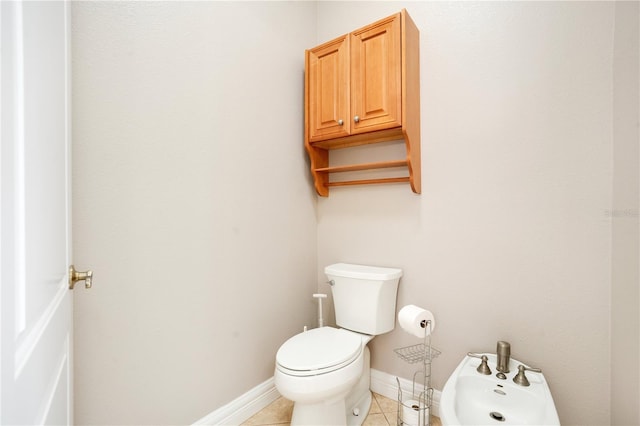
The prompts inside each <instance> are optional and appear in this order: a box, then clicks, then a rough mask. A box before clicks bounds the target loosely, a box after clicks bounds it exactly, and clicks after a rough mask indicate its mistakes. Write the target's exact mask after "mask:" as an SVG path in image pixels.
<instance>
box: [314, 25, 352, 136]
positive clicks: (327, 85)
mask: <svg viewBox="0 0 640 426" xmlns="http://www.w3.org/2000/svg"><path fill="white" fill-rule="evenodd" d="M306 60H307V64H306V65H307V67H306V68H307V76H306V86H307V87H306V93H307V108H308V111H307V120H308V131H309V141H311V142H314V141H319V140H325V139H331V138H337V137H341V136H348V135H349V131H350V120H349V116H350V114H349V38H348V36H343V37H340V38H337V39H335V40H333V41H330V42H328V43H325V44H323V45H321V46H318V47H316V48H314V49H311V50H308V51H307V58H306Z"/></svg>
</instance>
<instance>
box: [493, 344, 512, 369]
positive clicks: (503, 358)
mask: <svg viewBox="0 0 640 426" xmlns="http://www.w3.org/2000/svg"><path fill="white" fill-rule="evenodd" d="M496 355H498V365H497V366H496V370H498V371H499V372H501V373H508V372H509V357H511V344H510V343H509V342H505V341H502V340H501V341H499V342H498V343H497V345H496Z"/></svg>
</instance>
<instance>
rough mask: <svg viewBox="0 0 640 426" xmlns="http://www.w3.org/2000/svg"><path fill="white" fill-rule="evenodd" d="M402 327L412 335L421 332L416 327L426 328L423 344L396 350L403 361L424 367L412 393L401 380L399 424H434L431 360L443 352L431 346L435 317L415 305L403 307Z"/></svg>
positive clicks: (399, 317)
mask: <svg viewBox="0 0 640 426" xmlns="http://www.w3.org/2000/svg"><path fill="white" fill-rule="evenodd" d="M398 322H399V323H400V326H401V327H402V328H403V329H404V330H405V331H407V332H408V333H410V334H413V335H416V336H417V335H418V333H417V331H418V329H416V328H417V327H419V329H420V330H421V331H422V339H423V343H419V344H417V345H412V346H406V347H403V348H398V349H394V352H395V353H396V355H398V356H399V357H400V358H401V359H402V360H403V361H405V362H408V363H409V364H416V363H418V362H420V363H421V364H422V369H420V370H418V371H416V372H415V373H414V374H413V382H412V385H411V393H409V392H408V390H407V391H403V389H402V386H401V385H400V379H399V378H398V377H396V382H397V384H398V410H397V414H396V424H398V425H411V426H430V425H431V405H432V403H433V388H432V387H431V362H432V361H433V359H434V358H436V357H437V356H438V355H440V351H439V350H437V349H435V348H434V347H432V346H431V334H432V333H433V329H434V326H435V318H434V317H433V314H432V313H431V312H430V311H427V310H425V309H422V308H418V307H417V306H415V305H408V306H405V307H403V308H402V309H401V310H400V312H399V313H398Z"/></svg>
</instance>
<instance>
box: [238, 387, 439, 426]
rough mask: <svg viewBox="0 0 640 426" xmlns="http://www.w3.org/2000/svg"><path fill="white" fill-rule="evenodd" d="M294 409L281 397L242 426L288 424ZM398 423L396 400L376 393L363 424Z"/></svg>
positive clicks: (433, 419) (433, 420) (393, 425)
mask: <svg viewBox="0 0 640 426" xmlns="http://www.w3.org/2000/svg"><path fill="white" fill-rule="evenodd" d="M292 411H293V402H291V401H289V400H286V399H284V398H282V397H280V398H278V399H276V400H275V401H274V402H272V403H271V404H270V405H268V406H267V407H265V408H264V409H263V410H262V411H260V412H258V413H257V414H255V415H254V416H253V417H251V418H250V419H249V420H247V421H246V422H244V423H242V425H241V426H274V425H279V426H282V425H285V426H288V425H289V423H290V422H291V412H292ZM397 424H398V423H397V403H396V401H395V400H393V399H389V398H386V397H384V396H382V395H379V394H377V393H374V394H373V400H372V401H371V409H370V410H369V415H368V416H367V417H366V418H365V420H364V423H363V424H362V426H397ZM318 426H327V425H318ZM431 426H441V423H440V419H439V418H437V417H434V416H431Z"/></svg>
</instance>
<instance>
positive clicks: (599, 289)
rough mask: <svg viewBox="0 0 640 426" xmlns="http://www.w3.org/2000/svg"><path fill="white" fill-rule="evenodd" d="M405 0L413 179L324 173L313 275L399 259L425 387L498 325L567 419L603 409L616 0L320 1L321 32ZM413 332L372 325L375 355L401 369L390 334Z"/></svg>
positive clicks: (386, 367)
mask: <svg viewBox="0 0 640 426" xmlns="http://www.w3.org/2000/svg"><path fill="white" fill-rule="evenodd" d="M403 6H405V7H406V8H407V9H408V11H409V13H410V14H411V16H412V17H413V19H414V21H415V22H416V24H417V25H418V27H419V28H420V30H421V43H422V47H421V67H422V71H421V76H422V80H421V83H422V87H421V96H422V149H423V157H422V159H423V172H422V175H423V193H422V195H420V196H417V195H414V194H412V193H411V192H410V190H409V188H408V186H403V185H399V186H385V187H382V186H380V187H373V186H372V187H361V188H346V189H332V190H331V191H332V192H331V195H330V197H329V198H327V199H320V200H319V203H318V256H319V260H318V279H319V280H320V279H321V278H322V273H321V271H322V266H323V265H326V264H330V263H332V262H335V261H338V260H341V261H348V262H358V263H365V264H367V263H372V264H380V265H389V266H398V267H401V268H403V269H404V271H405V276H404V277H403V279H402V281H401V283H400V289H399V295H398V305H399V306H403V305H405V304H409V303H413V304H417V305H420V306H424V307H426V308H428V309H430V310H432V311H433V312H434V314H435V316H436V320H437V321H436V323H437V330H436V332H435V333H434V337H433V338H434V340H433V343H434V345H435V346H436V347H438V348H439V349H441V350H442V356H441V357H440V358H439V359H437V360H436V362H435V364H434V366H433V383H434V385H435V387H436V388H437V389H442V387H443V385H444V383H445V381H446V379H447V377H448V375H449V374H450V373H451V372H452V370H453V369H454V368H455V366H456V365H457V363H458V362H459V361H460V360H461V359H462V357H463V356H464V354H465V353H466V352H467V351H495V345H496V341H497V340H500V339H504V340H507V341H510V342H511V344H512V355H513V356H514V357H515V358H517V359H519V360H521V361H524V362H526V363H529V364H531V365H533V366H538V367H540V368H542V369H543V370H544V372H545V374H546V376H547V378H548V379H549V382H550V385H551V389H552V392H553V394H554V397H555V402H556V404H557V407H558V411H559V415H560V420H561V421H562V423H563V424H580V425H586V424H592V425H603V424H608V423H609V422H610V383H611V378H610V375H611V367H610V362H611V356H610V338H611V332H610V315H611V302H610V300H611V290H612V278H611V266H612V241H611V238H612V234H611V232H612V231H611V228H612V217H611V215H610V214H609V212H610V211H611V208H612V204H611V203H612V172H613V170H612V161H613V158H612V150H613V148H614V146H613V137H612V132H613V122H612V115H613V112H614V110H613V106H612V97H613V91H612V85H613V84H614V83H615V84H625V82H624V80H623V78H622V77H620V79H618V80H615V82H614V80H613V61H612V59H613V51H612V49H613V45H614V37H613V36H614V24H615V9H616V6H615V4H614V3H604V2H603V3H571V2H534V3H524V2H497V3H475V2H454V3H442V2H413V3H402V2H400V3H398V2H393V3H387V2H382V3H378V2H367V3H362V2H353V3H346V2H320V3H319V7H318V9H319V19H318V22H319V28H318V33H319V39H320V41H322V40H326V39H330V38H332V37H334V36H337V35H339V34H341V33H345V32H348V31H350V30H352V29H355V28H358V27H359V26H361V25H364V24H366V23H368V22H371V21H372V20H374V19H377V18H380V17H383V16H385V15H387V14H390V13H393V12H394V11H396V10H398V9H399V8H400V7H403ZM636 25H637V24H636ZM636 46H637V44H636ZM636 76H637V74H636ZM625 89H626V88H622V87H620V90H625ZM635 93H637V90H636V92H635ZM621 108H626V107H621ZM620 142H621V143H620V149H622V151H621V152H620V153H619V155H622V156H624V155H626V154H633V155H635V158H637V153H636V151H634V149H633V148H632V147H628V146H626V144H627V142H626V141H625V142H624V143H623V141H620ZM636 144H637V140H636ZM616 147H618V145H616ZM635 149H637V148H635ZM338 156H339V155H336V157H338ZM635 167H636V168H637V163H636V164H635ZM636 181H637V176H636ZM620 185H622V184H620ZM636 193H637V189H636ZM636 221H637V218H636ZM635 235H637V232H636V234H635ZM618 248H619V249H622V245H619V246H618ZM636 250H637V249H636ZM636 262H637V258H636ZM636 264H637V263H636ZM629 278H632V277H629ZM636 285H637V279H636ZM632 294H633V293H632ZM635 300H637V296H636V298H635ZM631 303H633V302H631ZM635 312H636V313H637V305H636V311H635ZM636 315H637V314H636ZM618 331H619V332H620V335H619V336H617V337H616V340H618V341H619V340H620V339H623V338H624V337H623V336H626V337H629V336H631V338H632V339H633V340H632V341H631V343H632V344H634V343H635V347H636V348H637V337H634V336H637V334H638V333H637V328H636V330H635V331H633V332H630V331H629V330H624V329H620V330H618ZM634 333H635V334H634ZM411 342H412V340H411V338H410V337H408V335H407V334H406V333H403V332H402V331H401V330H398V329H396V330H394V331H393V332H392V333H389V334H387V335H384V336H380V337H378V338H376V339H374V341H373V342H372V348H373V350H372V364H373V367H374V368H376V369H379V370H382V371H385V372H387V373H390V374H397V375H401V376H404V377H410V371H411V369H410V368H409V367H407V366H406V365H404V364H403V362H402V361H401V360H399V359H397V358H396V357H395V356H394V354H393V352H392V349H393V348H394V347H398V346H403V345H406V344H410V343H411ZM632 370H633V369H632ZM635 379H636V380H637V374H636V375H635ZM632 380H633V378H632ZM631 388H633V386H632V387H631ZM626 389H629V387H628V386H627V387H626ZM637 395H638V393H637V390H636V391H635V398H636V401H637Z"/></svg>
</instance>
